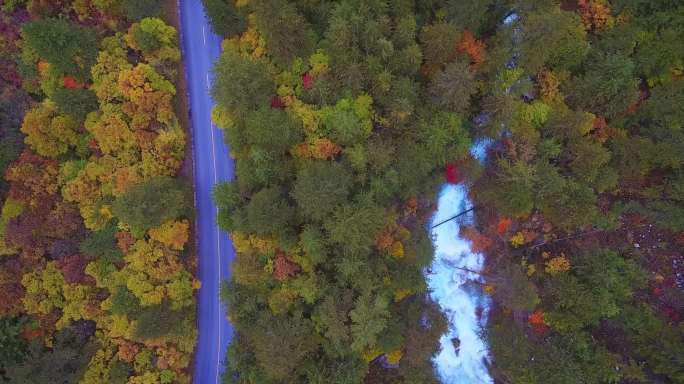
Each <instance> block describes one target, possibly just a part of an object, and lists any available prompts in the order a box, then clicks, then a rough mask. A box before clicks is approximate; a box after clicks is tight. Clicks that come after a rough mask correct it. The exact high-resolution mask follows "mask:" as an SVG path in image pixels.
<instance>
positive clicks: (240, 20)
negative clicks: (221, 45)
mask: <svg viewBox="0 0 684 384" xmlns="http://www.w3.org/2000/svg"><path fill="white" fill-rule="evenodd" d="M202 3H204V9H205V10H206V12H207V16H209V21H210V22H211V26H212V28H214V31H215V32H216V33H217V34H219V35H221V36H223V37H232V36H235V35H239V34H240V33H242V32H243V31H244V30H245V29H246V27H247V21H246V20H245V16H244V15H243V14H242V13H241V12H240V11H239V10H238V9H237V8H236V7H235V1H234V0H202Z"/></svg>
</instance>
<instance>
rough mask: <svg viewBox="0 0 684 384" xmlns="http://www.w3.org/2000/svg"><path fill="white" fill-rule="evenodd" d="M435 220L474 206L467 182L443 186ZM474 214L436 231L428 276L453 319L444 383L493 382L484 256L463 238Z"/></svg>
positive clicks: (479, 149) (444, 353) (440, 358)
mask: <svg viewBox="0 0 684 384" xmlns="http://www.w3.org/2000/svg"><path fill="white" fill-rule="evenodd" d="M487 144H488V143H486V142H480V143H476V144H475V145H473V147H472V148H471V153H472V154H473V156H475V157H476V158H478V159H479V160H482V159H483V158H484V156H485V149H486V146H487ZM437 207H438V208H437V212H436V213H435V216H434V217H433V219H432V224H433V225H434V224H435V223H439V222H442V221H443V220H446V219H448V218H450V217H453V216H454V215H456V214H458V213H460V212H463V211H465V210H466V209H469V208H471V207H472V203H471V201H470V200H469V199H468V190H467V187H466V186H465V185H464V184H463V183H459V184H456V185H453V184H447V185H445V186H444V187H443V188H442V191H441V192H440V195H439V200H438V203H437ZM472 220H473V213H472V212H470V213H468V214H466V215H464V216H461V217H460V218H458V219H456V220H451V221H449V222H447V223H444V224H442V225H440V226H438V227H436V228H434V229H432V236H433V241H434V245H435V259H434V261H433V263H432V266H431V268H430V271H429V272H428V273H427V274H426V279H427V282H428V287H429V288H430V291H431V293H430V296H431V297H432V299H433V300H435V301H436V302H437V303H438V304H439V306H440V307H441V308H442V310H443V311H444V313H445V314H446V316H447V318H448V320H449V330H448V332H447V333H446V334H445V335H443V336H442V338H441V340H440V344H441V350H440V352H439V353H438V354H437V356H435V358H434V363H435V367H436V369H437V372H438V374H439V376H440V378H441V380H442V383H444V384H489V383H492V382H493V381H492V379H491V377H490V376H489V372H488V370H487V362H488V361H489V354H488V349H487V345H486V343H485V342H484V340H483V339H482V338H481V337H480V329H481V328H482V326H483V325H484V324H485V323H486V321H487V313H488V310H489V298H488V297H487V296H486V295H483V293H482V291H481V289H480V285H479V284H477V283H478V282H481V281H482V278H481V276H480V275H478V274H476V273H473V272H468V271H465V270H463V269H459V268H465V269H468V270H471V271H480V270H481V269H482V264H483V261H484V260H483V255H482V254H478V253H473V252H471V251H470V242H469V241H468V240H466V239H464V238H461V237H460V236H459V229H460V226H461V225H462V224H467V223H470V222H472Z"/></svg>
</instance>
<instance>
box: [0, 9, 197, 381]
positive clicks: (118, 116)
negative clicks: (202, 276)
mask: <svg viewBox="0 0 684 384" xmlns="http://www.w3.org/2000/svg"><path fill="white" fill-rule="evenodd" d="M0 4H2V6H1V7H2V8H1V11H0V36H1V38H0V61H1V63H0V68H1V69H0V87H1V91H2V93H1V94H0V128H1V132H0V134H1V139H2V142H1V143H0V167H2V172H3V173H4V180H3V184H2V194H3V205H2V212H1V218H0V287H1V289H2V292H3V297H2V300H0V346H1V348H0V382H7V383H17V384H30V383H36V384H38V383H46V384H47V383H83V384H86V383H93V384H95V383H97V384H100V383H122V384H123V383H129V384H134V383H137V384H143V383H150V384H155V383H189V382H190V375H189V364H190V361H191V356H192V351H193V348H194V344H195V336H196V330H195V300H194V290H195V289H197V288H198V282H197V281H196V280H195V279H194V278H193V275H192V271H193V269H194V263H195V261H194V258H193V257H190V256H191V255H190V253H189V252H188V250H187V249H186V243H187V242H188V239H189V237H190V221H189V219H190V218H191V215H192V194H191V193H189V187H188V185H187V182H186V181H185V177H178V175H179V172H180V171H181V167H182V166H183V160H184V157H185V156H184V155H185V132H184V131H183V129H182V128H181V126H180V124H179V120H178V119H177V118H176V115H175V111H174V109H175V104H174V103H175V98H176V86H175V82H176V80H177V76H178V61H179V59H180V51H179V49H178V46H177V36H176V30H175V29H174V28H173V27H171V26H169V25H167V24H166V22H164V21H163V20H162V19H161V18H159V17H161V16H162V4H161V3H160V1H156V0H144V1H138V0H93V1H89V0H73V1H71V0H28V1H24V0H13V1H10V0H8V1H0ZM169 14H171V13H169Z"/></svg>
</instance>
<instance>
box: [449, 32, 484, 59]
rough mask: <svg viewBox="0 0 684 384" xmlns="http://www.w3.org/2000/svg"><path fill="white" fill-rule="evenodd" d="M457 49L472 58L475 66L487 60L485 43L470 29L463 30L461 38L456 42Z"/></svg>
mask: <svg viewBox="0 0 684 384" xmlns="http://www.w3.org/2000/svg"><path fill="white" fill-rule="evenodd" d="M456 50H457V51H458V52H459V53H461V54H465V55H467V56H468V57H469V58H470V62H471V64H472V65H473V66H475V67H477V66H479V65H480V64H482V63H483V62H484V61H485V58H486V48H485V43H484V42H483V41H480V40H478V39H476V38H475V35H473V33H472V32H470V31H469V30H467V29H466V30H465V31H463V34H462V35H461V39H460V40H459V41H458V42H457V43H456Z"/></svg>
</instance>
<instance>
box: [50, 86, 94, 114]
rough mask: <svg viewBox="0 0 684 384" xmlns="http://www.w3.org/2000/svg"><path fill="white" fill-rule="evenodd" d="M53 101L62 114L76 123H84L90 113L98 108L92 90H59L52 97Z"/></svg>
mask: <svg viewBox="0 0 684 384" xmlns="http://www.w3.org/2000/svg"><path fill="white" fill-rule="evenodd" d="M52 101H54V102H55V104H56V105H57V108H58V109H59V111H60V112H61V113H63V114H65V115H69V116H71V117H73V118H74V119H75V120H76V121H83V120H84V119H85V117H86V115H87V114H88V113H89V112H92V111H95V110H97V108H98V104H97V97H96V96H95V92H93V91H91V90H90V89H67V88H58V89H57V90H56V91H55V93H54V94H53V95H52Z"/></svg>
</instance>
